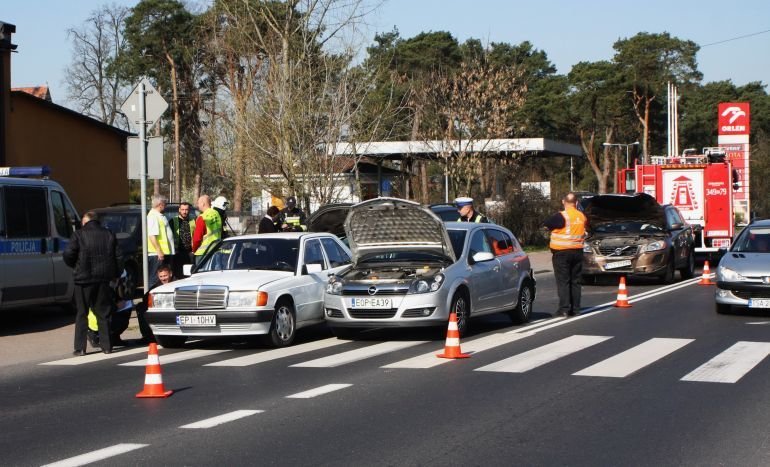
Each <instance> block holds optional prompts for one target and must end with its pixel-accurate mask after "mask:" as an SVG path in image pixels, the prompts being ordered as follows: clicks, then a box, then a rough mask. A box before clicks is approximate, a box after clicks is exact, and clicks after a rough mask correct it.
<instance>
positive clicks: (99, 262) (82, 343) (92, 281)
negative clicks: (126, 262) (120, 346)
mask: <svg viewBox="0 0 770 467" xmlns="http://www.w3.org/2000/svg"><path fill="white" fill-rule="evenodd" d="M82 224H83V228H82V229H80V230H78V231H77V232H75V233H74V234H73V235H72V238H70V242H69V243H68V244H67V249H66V250H65V251H64V255H63V257H64V262H65V263H66V264H67V266H69V267H71V268H73V269H74V272H73V280H74V282H75V303H76V304H77V315H76V316H75V351H74V352H73V354H74V355H85V354H86V338H87V333H88V310H89V308H90V309H91V310H93V312H94V314H95V315H96V320H97V322H98V324H99V342H100V344H101V347H102V352H104V353H112V342H111V341H110V324H109V317H110V313H111V312H112V310H113V308H114V307H115V300H114V297H113V292H112V289H111V288H110V281H114V280H117V279H118V277H119V276H120V273H121V271H122V270H123V258H122V253H121V251H120V247H119V246H118V241H117V240H116V239H115V235H114V234H113V233H112V232H110V231H109V230H107V229H105V228H104V227H102V225H101V224H100V223H99V219H98V216H97V214H96V213H95V212H93V211H88V212H87V213H85V214H84V215H83V219H82Z"/></svg>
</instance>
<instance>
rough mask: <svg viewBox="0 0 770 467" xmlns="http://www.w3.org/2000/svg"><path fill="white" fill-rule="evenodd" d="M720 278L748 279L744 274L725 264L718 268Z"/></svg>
mask: <svg viewBox="0 0 770 467" xmlns="http://www.w3.org/2000/svg"><path fill="white" fill-rule="evenodd" d="M719 278H721V279H722V280H724V281H726V282H740V281H745V280H746V278H745V277H743V276H742V275H740V274H738V273H737V272H735V271H733V270H732V269H730V268H726V267H724V266H719V267H718V268H717V280H719Z"/></svg>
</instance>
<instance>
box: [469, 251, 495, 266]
mask: <svg viewBox="0 0 770 467" xmlns="http://www.w3.org/2000/svg"><path fill="white" fill-rule="evenodd" d="M471 259H472V260H473V262H474V263H483V262H485V261H492V260H493V259H495V255H494V254H492V253H490V252H488V251H479V252H478V253H476V254H475V255H473V256H472V257H471Z"/></svg>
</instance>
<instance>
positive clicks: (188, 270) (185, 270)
mask: <svg viewBox="0 0 770 467" xmlns="http://www.w3.org/2000/svg"><path fill="white" fill-rule="evenodd" d="M192 268H193V265H192V264H185V265H183V266H182V275H183V276H185V277H190V276H192Z"/></svg>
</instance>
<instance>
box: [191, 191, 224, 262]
mask: <svg viewBox="0 0 770 467" xmlns="http://www.w3.org/2000/svg"><path fill="white" fill-rule="evenodd" d="M198 211H199V212H200V213H201V214H200V215H199V216H198V218H197V219H196V220H195V232H194V233H193V243H192V249H193V254H194V255H195V264H198V263H200V262H201V260H202V259H203V256H204V255H205V254H206V252H207V251H208V249H209V247H211V245H213V244H214V243H216V242H218V241H219V240H221V239H222V218H221V217H220V215H219V213H218V212H217V211H216V210H215V209H214V208H212V207H211V197H210V196H209V195H201V197H200V198H198Z"/></svg>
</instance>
